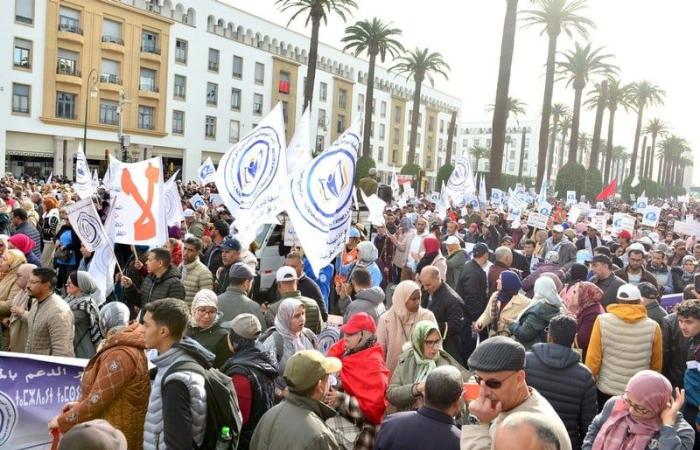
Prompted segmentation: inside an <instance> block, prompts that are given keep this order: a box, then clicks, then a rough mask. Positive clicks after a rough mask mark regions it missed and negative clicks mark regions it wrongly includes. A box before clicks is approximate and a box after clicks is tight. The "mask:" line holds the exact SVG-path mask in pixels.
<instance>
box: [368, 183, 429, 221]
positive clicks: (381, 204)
mask: <svg viewBox="0 0 700 450" xmlns="http://www.w3.org/2000/svg"><path fill="white" fill-rule="evenodd" d="M358 191H360V195H361V196H362V201H363V202H364V203H365V205H366V206H367V209H368V210H369V216H368V217H367V221H369V223H371V224H372V225H375V226H378V227H379V226H383V225H384V224H385V220H384V208H386V202H385V201H384V200H382V199H381V198H379V197H377V194H372V195H370V196H369V197H367V196H366V195H365V193H364V191H363V190H362V189H358ZM439 196H440V194H438V199H437V201H436V203H437V204H439V203H440V198H439Z"/></svg>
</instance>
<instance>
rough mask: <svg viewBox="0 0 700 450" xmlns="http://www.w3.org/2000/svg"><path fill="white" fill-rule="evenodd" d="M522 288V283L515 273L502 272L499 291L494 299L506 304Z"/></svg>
mask: <svg viewBox="0 0 700 450" xmlns="http://www.w3.org/2000/svg"><path fill="white" fill-rule="evenodd" d="M522 287H523V283H522V282H521V281H520V277H519V276H518V275H517V274H516V273H515V272H513V271H511V270H504V271H503V272H501V290H500V291H498V294H497V295H496V298H497V299H498V301H499V302H502V303H508V302H509V301H510V299H511V298H512V297H513V296H514V295H515V294H517V293H518V291H520V289H521V288H522Z"/></svg>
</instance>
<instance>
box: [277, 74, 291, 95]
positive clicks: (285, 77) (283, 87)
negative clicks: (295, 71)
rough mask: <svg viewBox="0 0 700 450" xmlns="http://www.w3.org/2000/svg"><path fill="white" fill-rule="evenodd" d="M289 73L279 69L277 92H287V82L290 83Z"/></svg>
mask: <svg viewBox="0 0 700 450" xmlns="http://www.w3.org/2000/svg"><path fill="white" fill-rule="evenodd" d="M290 79H291V75H290V73H289V72H285V71H283V70H282V71H280V85H279V92H280V94H289V83H290Z"/></svg>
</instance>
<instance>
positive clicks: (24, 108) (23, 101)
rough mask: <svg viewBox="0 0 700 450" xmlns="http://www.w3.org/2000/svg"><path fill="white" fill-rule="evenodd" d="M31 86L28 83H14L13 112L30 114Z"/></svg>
mask: <svg viewBox="0 0 700 450" xmlns="http://www.w3.org/2000/svg"><path fill="white" fill-rule="evenodd" d="M30 94H31V87H29V86H28V85H26V84H17V83H12V112H14V113H20V114H29V97H30Z"/></svg>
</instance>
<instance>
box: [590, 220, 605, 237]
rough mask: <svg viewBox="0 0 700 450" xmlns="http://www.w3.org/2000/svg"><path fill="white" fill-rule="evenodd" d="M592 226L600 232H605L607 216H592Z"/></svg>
mask: <svg viewBox="0 0 700 450" xmlns="http://www.w3.org/2000/svg"><path fill="white" fill-rule="evenodd" d="M591 226H592V227H593V228H595V229H596V230H598V232H599V233H601V234H602V233H604V232H605V229H606V228H607V220H606V218H605V216H595V217H591Z"/></svg>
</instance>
